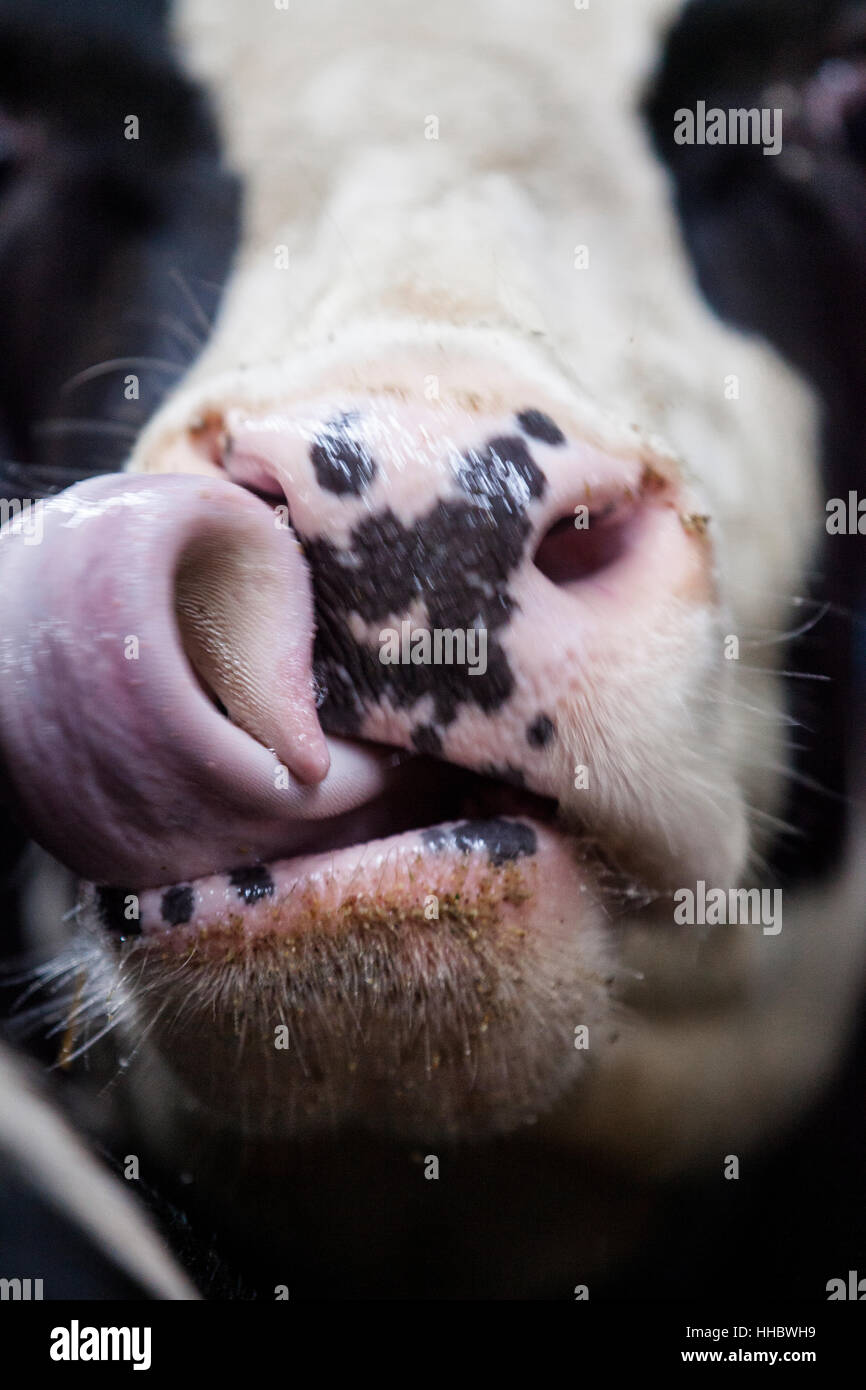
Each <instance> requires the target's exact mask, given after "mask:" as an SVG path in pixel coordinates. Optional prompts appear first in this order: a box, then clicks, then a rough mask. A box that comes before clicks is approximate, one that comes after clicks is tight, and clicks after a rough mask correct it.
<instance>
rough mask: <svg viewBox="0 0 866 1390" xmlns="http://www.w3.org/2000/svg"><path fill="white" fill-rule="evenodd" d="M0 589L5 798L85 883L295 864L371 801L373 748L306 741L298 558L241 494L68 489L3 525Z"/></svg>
mask: <svg viewBox="0 0 866 1390" xmlns="http://www.w3.org/2000/svg"><path fill="white" fill-rule="evenodd" d="M22 521H23V523H24V524H22ZM0 592H2V593H3V595H4V623H5V630H4V632H3V634H2V637H0V764H2V766H3V769H4V773H5V777H4V781H5V783H6V788H5V790H6V792H7V793H8V794H9V795H10V796H11V799H12V802H13V805H14V807H15V809H16V811H17V813H18V814H19V815H20V816H21V818H22V820H23V822H24V823H25V825H26V827H27V828H28V830H29V831H30V833H31V834H32V835H33V836H34V838H35V839H37V840H39V841H40V842H41V843H42V844H44V845H45V846H46V848H47V849H49V850H50V851H51V852H52V853H53V854H55V855H56V856H57V857H58V858H59V859H61V860H62V861H63V862H64V863H66V864H67V865H68V866H69V867H70V868H72V869H74V870H76V871H77V872H78V873H80V874H82V875H84V876H85V877H87V878H89V879H92V880H94V881H95V882H99V883H120V884H124V885H127V884H128V885H129V886H130V887H132V888H136V887H148V886H154V885H159V884H161V883H165V882H177V881H178V880H180V879H184V878H190V877H194V876H197V875H200V874H204V873H211V872H216V871H217V870H220V869H226V868H230V867H233V866H236V865H239V864H243V863H252V862H255V861H256V860H257V859H266V858H272V857H274V856H275V855H279V854H283V855H285V854H287V853H292V852H293V851H294V849H295V848H296V847H297V846H303V845H305V844H306V843H308V842H309V839H310V831H311V826H310V824H309V822H310V821H316V820H320V819H323V818H326V817H330V816H334V815H338V814H340V813H341V812H344V811H348V810H352V809H354V808H355V807H356V806H358V805H361V804H363V803H364V802H366V801H367V800H369V799H370V798H371V797H372V796H374V795H376V794H377V793H378V792H379V791H380V790H381V788H382V786H383V784H384V776H385V774H384V770H383V766H384V765H383V759H382V757H381V755H378V754H374V753H373V752H366V751H364V750H362V749H360V748H355V747H353V746H352V745H348V744H342V743H340V742H339V741H335V740H330V739H328V740H326V738H325V736H324V734H323V733H322V729H321V726H320V724H319V721H318V717H317V714H316V707H315V699H314V693H313V685H312V676H311V669H312V668H311V659H312V642H313V616H312V598H311V593H310V583H309V577H308V572H307V565H306V562H305V560H304V557H303V555H302V552H301V549H300V546H299V544H298V542H297V540H296V538H295V536H294V535H293V533H292V532H291V531H290V530H288V529H287V528H286V527H285V526H280V525H279V524H278V522H277V519H276V517H275V515H274V513H273V512H272V511H271V510H270V508H269V507H268V506H266V505H265V503H263V502H262V501H260V500H259V499H257V498H255V497H254V496H252V495H251V494H250V493H249V492H245V491H244V490H243V489H242V488H239V487H237V486H236V485H234V484H232V483H227V482H222V481H219V480H210V479H207V480H203V479H202V478H200V477H194V476H187V475H178V476H161V477H158V478H149V477H135V476H124V475H119V476H118V475H116V476H111V477H100V478H93V479H90V480H88V481H87V482H85V483H80V484H78V485H77V486H76V487H73V488H70V489H69V490H68V491H67V492H64V493H62V494H60V495H59V496H58V497H55V498H52V499H50V500H49V501H47V502H45V503H42V504H39V507H38V509H36V512H35V514H34V513H33V512H31V513H30V514H29V515H27V514H25V515H24V516H23V517H22V519H21V521H19V522H18V523H17V524H16V523H14V522H13V523H11V524H10V525H7V526H6V527H5V528H4V529H3V531H0Z"/></svg>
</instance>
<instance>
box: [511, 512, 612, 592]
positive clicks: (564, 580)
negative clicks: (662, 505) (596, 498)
mask: <svg viewBox="0 0 866 1390" xmlns="http://www.w3.org/2000/svg"><path fill="white" fill-rule="evenodd" d="M633 525H634V511H633V509H632V508H631V507H617V506H616V505H615V504H610V505H609V506H606V507H599V508H598V510H596V511H587V509H586V508H585V507H578V508H576V510H575V513H574V514H573V515H571V516H564V517H561V518H560V520H559V521H557V522H555V523H554V524H553V526H551V528H550V530H549V531H548V532H547V534H546V535H545V536H544V537H543V539H542V541H541V544H540V545H539V547H538V549H537V551H536V552H535V565H536V568H537V569H539V570H540V571H541V573H542V574H543V575H544V576H545V578H546V579H549V580H550V581H551V583H552V584H559V585H563V584H573V583H576V582H577V581H578V580H581V579H588V578H589V577H590V576H592V575H595V574H598V573H600V572H601V571H602V570H605V569H607V568H608V567H609V566H610V565H612V564H614V563H615V562H616V561H617V560H618V559H620V557H621V556H622V555H624V554H625V551H626V549H627V547H628V544H629V533H630V531H631V529H632V526H633Z"/></svg>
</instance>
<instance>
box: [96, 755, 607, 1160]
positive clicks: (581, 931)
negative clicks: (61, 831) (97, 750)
mask: <svg viewBox="0 0 866 1390" xmlns="http://www.w3.org/2000/svg"><path fill="white" fill-rule="evenodd" d="M316 836H317V837H318V838H315V837H316ZM598 884H599V879H598V878H597V876H596V873H595V870H594V868H593V867H592V866H591V864H590V863H589V862H586V863H585V862H583V859H582V857H581V856H580V855H579V854H578V853H576V841H575V837H574V836H573V835H572V834H571V833H570V832H568V831H566V830H563V829H562V828H561V827H560V824H559V820H558V812H557V807H556V804H555V803H554V802H552V801H546V800H545V799H543V798H541V797H538V796H535V795H533V794H531V793H529V792H527V791H524V790H523V789H522V788H520V787H516V786H513V785H509V784H508V783H506V782H504V781H503V780H502V779H501V778H499V777H495V776H481V775H478V774H473V773H470V772H465V771H463V770H460V769H457V768H454V767H451V766H450V765H448V764H445V763H442V764H440V763H437V762H435V761H434V760H432V759H428V758H426V757H411V758H402V759H400V761H399V762H398V765H397V766H396V767H395V768H394V769H393V778H392V780H391V783H390V785H389V787H388V790H387V794H386V795H383V796H382V797H380V798H376V799H375V800H373V801H370V802H369V803H368V804H367V805H366V806H364V807H361V808H359V809H358V810H356V811H353V812H351V813H350V814H348V815H344V816H342V817H338V818H335V820H334V821H333V822H332V823H325V824H324V825H323V824H322V823H320V824H319V827H318V829H315V830H314V838H313V839H311V842H310V844H309V845H308V846H307V848H306V849H305V850H304V851H303V852H301V853H294V852H293V854H292V857H291V858H287V859H283V860H276V861H273V862H270V863H262V862H256V863H248V864H245V865H242V866H239V867H235V868H234V869H232V870H229V871H227V872H225V873H218V874H215V875H211V876H207V877H201V878H197V879H193V880H191V881H188V882H185V883H178V884H173V885H171V886H168V887H164V888H160V889H150V890H147V891H144V892H141V893H139V894H128V893H126V892H125V891H124V890H123V889H120V888H115V889H105V888H102V889H94V888H92V887H90V888H87V889H86V890H85V899H89V900H90V905H91V906H93V907H95V908H96V910H97V912H98V914H99V916H100V917H101V920H102V924H103V926H104V927H107V928H108V929H109V931H110V932H111V934H112V935H113V936H114V937H115V939H116V940H117V945H118V950H117V952H116V953H115V952H112V953H111V955H112V956H113V957H114V959H115V962H116V966H115V968H116V970H117V972H118V973H117V976H116V978H115V980H114V983H113V984H110V985H108V988H109V990H110V991H111V993H112V994H113V996H114V997H116V998H119V999H124V1000H125V1001H126V1003H127V1004H128V1006H129V1008H130V1009H131V1010H132V1011H134V1012H137V1014H138V1016H139V1020H140V1022H141V1024H142V1026H143V1027H144V1028H145V1029H146V1033H147V1036H148V1037H149V1038H150V1039H151V1040H152V1041H154V1042H155V1043H156V1044H157V1046H158V1047H159V1049H160V1051H161V1052H162V1054H163V1056H164V1057H165V1058H166V1059H168V1060H169V1064H170V1066H171V1068H172V1070H173V1072H174V1073H175V1075H176V1076H177V1077H178V1078H179V1079H180V1080H181V1081H182V1082H183V1083H184V1085H185V1087H186V1088H187V1090H188V1091H189V1092H190V1093H191V1094H193V1095H194V1096H195V1097H196V1098H197V1101H198V1102H199V1103H203V1104H204V1105H205V1106H206V1108H207V1109H208V1110H209V1111H211V1112H212V1113H213V1114H215V1115H216V1116H217V1117H221V1118H220V1121H219V1122H220V1123H221V1122H222V1120H228V1121H230V1122H231V1124H232V1125H233V1126H238V1127H239V1128H240V1129H241V1131H242V1132H244V1133H247V1134H250V1135H254V1134H258V1135H263V1134H266V1135H268V1136H271V1137H273V1136H276V1135H281V1134H290V1135H292V1136H295V1137H297V1136H300V1135H303V1134H305V1133H310V1132H314V1131H316V1130H319V1129H321V1128H323V1127H324V1128H329V1129H330V1128H333V1127H334V1126H337V1125H343V1124H361V1125H363V1126H365V1127H373V1128H376V1129H382V1130H385V1131H388V1132H389V1133H391V1134H392V1135H393V1134H402V1135H404V1136H410V1135H413V1136H420V1135H424V1136H425V1138H429V1137H430V1136H431V1135H435V1134H443V1133H444V1134H461V1135H471V1134H487V1133H490V1132H494V1131H503V1130H509V1129H511V1128H513V1127H514V1126H515V1125H518V1124H521V1123H525V1122H526V1121H531V1120H533V1119H534V1118H535V1117H536V1116H537V1115H539V1114H540V1113H542V1112H543V1111H544V1110H546V1109H548V1108H549V1107H550V1106H551V1105H552V1104H553V1103H554V1102H555V1101H556V1100H557V1099H558V1098H559V1097H560V1096H561V1095H562V1094H563V1092H564V1090H565V1089H566V1088H567V1087H568V1086H569V1085H570V1084H571V1083H572V1082H573V1081H574V1080H575V1079H576V1078H577V1077H578V1076H579V1075H580V1074H581V1073H582V1071H583V1069H584V1067H585V1065H586V1061H587V1057H586V1052H585V1051H581V1050H577V1044H576V1043H575V1030H576V1029H579V1030H583V1029H586V1028H590V1027H591V1028H592V1030H595V1029H596V1026H597V1025H598V1024H605V1023H606V1020H607V1016H608V1012H609V1009H610V1002H609V993H610V983H611V971H612V964H611V951H610V940H609V933H608V931H607V920H606V915H605V911H604V909H603V908H602V905H601V901H600V893H599V891H598ZM130 906H132V911H130ZM86 915H89V913H88V914H86ZM609 1033H610V1029H609V1028H604V1027H602V1028H600V1029H599V1031H598V1032H597V1033H596V1032H595V1031H593V1037H594V1039H595V1045H596V1046H598V1045H599V1044H604V1045H606V1042H607V1037H608V1034H609ZM282 1035H285V1036H284V1040H283V1042H282V1043H280V1041H279V1039H280V1038H281V1036H282Z"/></svg>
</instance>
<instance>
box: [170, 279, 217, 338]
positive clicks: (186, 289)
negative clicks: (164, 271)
mask: <svg viewBox="0 0 866 1390" xmlns="http://www.w3.org/2000/svg"><path fill="white" fill-rule="evenodd" d="M169 274H170V276H171V278H172V280H174V282H175V284H176V285H177V286H178V288H179V289H180V291H181V293H182V294H183V296H184V298H185V299H186V301H187V303H188V304H189V306H190V308H191V309H192V311H193V313H194V314H195V316H196V318H197V319H198V321H199V323H200V324H201V326H202V328H203V329H204V331H205V333H206V334H207V335H210V331H211V328H212V327H213V325H212V324H211V321H210V319H209V318H208V316H207V314H206V313H205V312H204V309H202V307H201V305H200V304H199V302H198V300H197V299H196V297H195V295H194V294H193V292H192V289H191V287H190V285H189V284H188V282H187V280H186V279H185V277H184V276H183V275H182V274H181V272H180V270H179V269H178V267H177V266H173V267H172V269H171V270H170V271H169Z"/></svg>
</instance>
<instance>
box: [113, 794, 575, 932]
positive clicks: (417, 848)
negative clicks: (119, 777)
mask: <svg viewBox="0 0 866 1390" xmlns="http://www.w3.org/2000/svg"><path fill="white" fill-rule="evenodd" d="M591 885H592V878H591V875H590V873H589V871H588V870H587V868H586V866H585V865H582V864H581V863H580V862H579V859H578V856H577V855H576V853H575V848H574V843H573V841H572V839H571V837H570V836H567V835H565V834H564V833H563V832H561V831H559V830H558V829H556V828H555V827H554V826H553V825H552V824H548V823H545V822H544V821H542V820H539V819H536V818H533V817H531V816H522V815H520V816H516V815H509V816H494V817H489V818H486V819H482V818H470V819H464V820H460V821H450V822H444V823H441V824H438V825H434V826H429V827H426V828H424V829H421V830H410V831H406V832H403V833H400V834H396V835H390V836H387V837H386V838H383V839H375V840H370V841H366V842H363V843H360V844H353V845H350V846H347V847H344V848H340V849H336V850H328V851H326V852H324V853H314V854H308V855H301V856H295V857H293V858H291V859H283V860H278V861H276V862H274V863H271V864H267V865H265V864H259V865H255V866H251V867H246V868H243V869H235V870H233V871H231V872H229V873H224V874H223V873H220V874H214V875H209V876H207V877H203V878H199V879H195V880H193V881H191V882H189V883H184V884H175V885H172V886H171V887H167V888H161V889H151V890H148V891H145V892H142V893H140V894H138V895H137V896H136V898H135V899H133V903H134V906H133V907H132V909H130V907H129V902H130V899H129V895H126V894H124V893H123V892H122V890H108V892H106V890H94V889H90V890H88V891H89V892H90V893H93V894H95V895H96V898H97V901H98V903H99V907H100V913H101V916H102V920H103V922H104V923H105V924H106V925H107V926H108V927H109V929H110V930H112V933H113V934H114V935H116V936H119V937H121V938H126V939H129V938H133V937H136V938H139V940H140V943H141V945H142V946H144V945H146V946H148V947H151V948H153V949H155V950H157V951H166V952H170V953H172V954H173V953H175V952H181V953H184V954H187V953H189V952H190V949H191V948H193V955H194V957H195V958H196V959H202V960H206V959H212V958H213V957H214V956H215V955H219V956H224V955H225V952H226V951H227V950H229V951H237V950H244V949H246V948H251V949H255V947H256V946H257V945H263V944H264V943H265V942H266V941H270V942H273V941H274V940H275V939H286V938H293V937H297V936H299V935H304V936H308V935H312V934H316V933H321V932H326V933H329V934H339V933H341V932H352V931H362V932H363V931H365V930H382V929H384V930H386V931H387V930H394V931H395V932H399V931H400V930H401V928H406V927H409V926H416V927H422V928H426V929H429V930H430V931H431V932H434V933H435V932H436V931H437V930H452V929H456V930H458V931H461V932H469V933H471V932H473V931H482V930H485V929H487V928H491V927H495V928H497V929H502V928H505V929H506V930H508V931H513V932H515V933H516V934H522V933H525V932H527V931H530V930H533V931H534V930H536V929H539V930H542V931H543V932H544V933H545V935H548V934H552V935H553V936H558V935H560V934H561V933H564V932H566V933H567V932H568V931H570V930H573V929H574V926H575V923H576V919H577V918H578V917H579V916H580V912H579V909H578V908H577V906H576V905H577V903H578V902H579V899H578V897H577V895H578V894H585V893H587V892H588V891H589V893H590V898H591V897H593V896H594V894H593V893H592V888H591ZM587 906H589V904H588V903H587ZM136 912H137V913H138V916H137V917H136V916H135V913H136ZM593 915H594V914H593Z"/></svg>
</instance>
